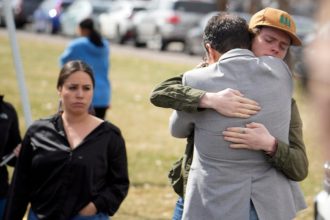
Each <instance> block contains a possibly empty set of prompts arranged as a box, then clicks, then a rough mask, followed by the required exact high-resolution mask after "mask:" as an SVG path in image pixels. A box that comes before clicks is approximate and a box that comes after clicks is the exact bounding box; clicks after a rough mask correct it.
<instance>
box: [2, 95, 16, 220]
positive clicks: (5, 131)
mask: <svg viewBox="0 0 330 220" xmlns="http://www.w3.org/2000/svg"><path fill="white" fill-rule="evenodd" d="M3 99H4V95H0V163H1V165H0V220H2V219H3V213H4V208H5V204H6V198H7V195H8V189H9V177H8V170H7V167H6V164H8V165H10V166H14V165H15V161H16V160H15V159H11V160H10V161H8V163H4V161H5V160H6V158H7V157H9V156H10V155H11V154H12V153H13V152H15V155H16V156H17V155H18V153H19V146H20V143H21V135H20V130H19V122H18V117H17V113H16V110H15V108H14V106H13V105H12V104H10V103H9V102H6V101H4V100H3Z"/></svg>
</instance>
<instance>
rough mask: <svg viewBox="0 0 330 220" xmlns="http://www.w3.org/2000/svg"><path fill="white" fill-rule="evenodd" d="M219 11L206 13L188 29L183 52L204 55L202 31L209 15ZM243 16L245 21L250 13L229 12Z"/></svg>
mask: <svg viewBox="0 0 330 220" xmlns="http://www.w3.org/2000/svg"><path fill="white" fill-rule="evenodd" d="M218 13H219V12H218V11H214V12H210V13H208V14H206V15H205V16H204V17H203V18H202V19H201V20H200V22H199V23H198V24H197V25H196V26H195V27H193V28H191V29H190V30H188V32H187V34H186V38H185V46H184V52H185V53H187V54H190V55H201V56H203V55H205V49H204V46H203V32H204V28H205V27H206V25H207V22H208V21H209V19H210V18H211V17H213V16H214V15H217V14H218ZM230 13H232V14H236V15H237V16H240V17H242V18H244V19H245V20H246V21H247V22H248V21H249V20H250V17H251V15H250V14H248V13H244V12H230Z"/></svg>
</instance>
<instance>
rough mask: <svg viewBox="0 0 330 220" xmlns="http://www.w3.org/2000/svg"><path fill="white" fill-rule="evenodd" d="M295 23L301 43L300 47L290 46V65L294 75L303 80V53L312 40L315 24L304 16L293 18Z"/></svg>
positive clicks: (304, 76) (305, 70) (304, 70)
mask: <svg viewBox="0 0 330 220" xmlns="http://www.w3.org/2000/svg"><path fill="white" fill-rule="evenodd" d="M293 19H294V21H295V22H296V29H297V35H298V36H299V38H300V39H301V41H302V46H291V47H290V53H291V64H292V67H293V72H294V74H295V75H296V76H297V77H299V78H300V79H302V80H304V79H305V78H306V76H307V69H306V63H305V59H304V56H303V54H304V53H303V51H304V49H305V48H306V45H308V44H309V43H310V42H311V40H312V39H313V36H314V33H315V30H316V23H315V21H314V20H313V19H311V18H309V17H306V16H298V15H294V16H293Z"/></svg>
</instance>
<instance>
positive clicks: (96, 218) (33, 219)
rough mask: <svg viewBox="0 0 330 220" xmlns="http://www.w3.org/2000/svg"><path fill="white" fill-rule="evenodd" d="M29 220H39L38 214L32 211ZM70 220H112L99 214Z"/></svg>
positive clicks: (78, 216) (77, 216)
mask: <svg viewBox="0 0 330 220" xmlns="http://www.w3.org/2000/svg"><path fill="white" fill-rule="evenodd" d="M28 220H39V219H38V217H37V216H36V214H35V213H34V212H33V211H32V210H31V209H30V211H29V216H28ZM70 220H110V217H109V216H108V215H106V214H104V213H98V214H96V215H92V216H81V215H76V216H75V217H73V218H72V219H70Z"/></svg>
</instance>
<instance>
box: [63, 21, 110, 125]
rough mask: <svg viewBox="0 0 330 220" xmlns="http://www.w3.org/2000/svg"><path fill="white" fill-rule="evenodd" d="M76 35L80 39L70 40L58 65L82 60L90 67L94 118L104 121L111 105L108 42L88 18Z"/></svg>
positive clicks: (82, 22) (80, 25)
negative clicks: (92, 78) (93, 89)
mask: <svg viewBox="0 0 330 220" xmlns="http://www.w3.org/2000/svg"><path fill="white" fill-rule="evenodd" d="M78 35H79V36H80V37H78V38H76V39H74V40H72V41H71V42H70V43H69V45H68V47H67V48H66V49H65V51H64V52H63V54H62V55H61V56H60V64H61V66H63V65H64V64H65V63H66V62H68V61H70V60H83V61H84V62H86V63H88V65H90V66H91V68H92V69H93V71H94V77H95V92H94V97H93V102H92V103H93V108H94V111H95V116H96V117H98V118H101V119H104V118H105V114H106V110H107V109H108V108H109V107H110V103H111V83H110V80H109V77H108V73H109V69H110V49H109V42H108V41H107V40H105V39H104V38H102V36H101V35H100V34H99V32H98V31H97V30H96V29H95V27H94V22H93V20H92V19H90V18H86V19H84V20H82V21H81V22H80V23H79V27H78Z"/></svg>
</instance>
